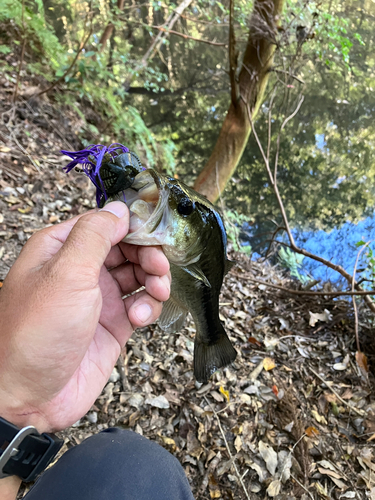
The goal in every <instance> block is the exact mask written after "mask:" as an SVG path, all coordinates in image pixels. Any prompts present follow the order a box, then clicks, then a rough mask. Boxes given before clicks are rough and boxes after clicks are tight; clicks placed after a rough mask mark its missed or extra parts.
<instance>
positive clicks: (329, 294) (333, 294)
mask: <svg viewBox="0 0 375 500" xmlns="http://www.w3.org/2000/svg"><path fill="white" fill-rule="evenodd" d="M230 274H232V275H233V276H236V278H244V279H246V280H249V281H252V282H253V283H258V284H260V285H264V286H268V287H270V288H276V290H282V291H283V292H287V293H290V294H292V295H311V296H314V295H316V296H318V297H319V296H326V297H336V296H337V297H338V296H341V295H348V296H354V295H364V296H366V295H375V290H359V291H357V292H339V291H337V292H309V291H305V290H291V289H290V288H284V287H283V286H280V285H274V284H271V283H267V282H266V281H262V280H256V279H254V278H251V277H250V276H247V275H246V274H237V273H236V272H234V271H230Z"/></svg>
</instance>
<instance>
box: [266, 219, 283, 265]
mask: <svg viewBox="0 0 375 500" xmlns="http://www.w3.org/2000/svg"><path fill="white" fill-rule="evenodd" d="M279 231H285V227H284V226H279V227H277V228H276V229H275V231H274V232H273V234H272V236H271V241H270V244H269V246H268V248H267V252H266V253H265V257H266V258H267V256H268V253H269V252H270V250H271V246H272V243H273V242H274V241H275V237H276V235H277V233H278V232H279Z"/></svg>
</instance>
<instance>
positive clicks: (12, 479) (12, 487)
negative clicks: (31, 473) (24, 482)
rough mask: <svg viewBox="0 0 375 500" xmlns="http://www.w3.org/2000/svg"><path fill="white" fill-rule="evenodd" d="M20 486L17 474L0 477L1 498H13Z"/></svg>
mask: <svg viewBox="0 0 375 500" xmlns="http://www.w3.org/2000/svg"><path fill="white" fill-rule="evenodd" d="M20 486H21V479H19V478H18V477H17V476H9V477H5V478H3V479H0V498H1V500H15V499H16V498H17V493H18V490H19V489H20Z"/></svg>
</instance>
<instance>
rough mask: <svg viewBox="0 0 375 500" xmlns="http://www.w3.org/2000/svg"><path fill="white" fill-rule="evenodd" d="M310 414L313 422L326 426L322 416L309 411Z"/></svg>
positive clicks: (314, 411)
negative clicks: (313, 419)
mask: <svg viewBox="0 0 375 500" xmlns="http://www.w3.org/2000/svg"><path fill="white" fill-rule="evenodd" d="M311 414H312V416H313V417H314V418H315V420H316V421H317V422H318V424H325V425H327V420H326V419H325V418H324V417H323V416H322V415H319V413H318V412H317V411H316V410H311Z"/></svg>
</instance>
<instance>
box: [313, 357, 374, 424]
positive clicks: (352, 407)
mask: <svg viewBox="0 0 375 500" xmlns="http://www.w3.org/2000/svg"><path fill="white" fill-rule="evenodd" d="M307 368H308V369H309V370H310V371H312V372H313V374H314V375H315V376H316V377H318V379H320V380H321V381H322V382H323V384H325V385H326V386H327V387H328V389H329V390H330V391H331V392H333V394H334V395H335V396H336V397H337V399H338V400H339V401H340V402H341V403H342V404H343V405H345V406H347V407H348V408H350V409H351V410H353V411H354V412H355V413H357V415H360V416H361V417H363V416H365V415H366V412H365V411H363V410H359V409H358V408H356V407H355V406H351V405H350V404H349V403H347V402H346V401H345V400H344V399H342V397H341V396H340V395H339V394H338V393H337V392H336V391H335V389H333V388H332V387H331V386H330V385H329V384H328V382H326V381H325V380H324V378H323V377H321V376H320V375H319V373H316V371H315V370H313V369H312V368H311V366H308V365H307Z"/></svg>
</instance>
